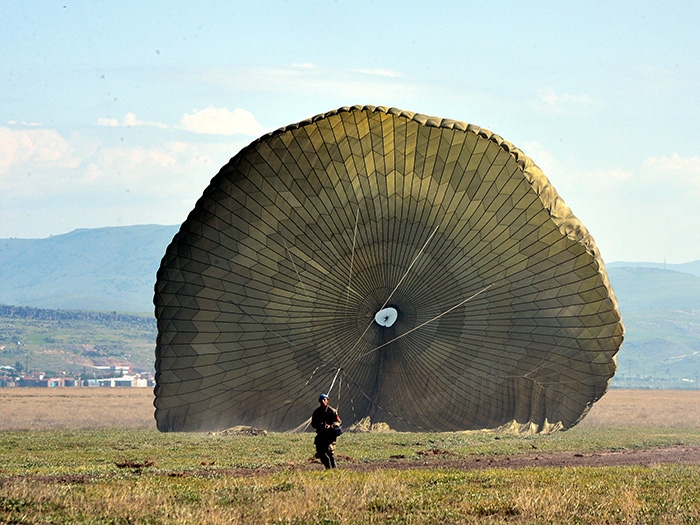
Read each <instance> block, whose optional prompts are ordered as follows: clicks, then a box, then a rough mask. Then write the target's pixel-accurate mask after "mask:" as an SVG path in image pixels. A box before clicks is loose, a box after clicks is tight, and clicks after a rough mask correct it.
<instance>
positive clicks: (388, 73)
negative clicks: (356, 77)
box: [352, 69, 403, 78]
mask: <svg viewBox="0 0 700 525" xmlns="http://www.w3.org/2000/svg"><path fill="white" fill-rule="evenodd" d="M352 71H353V72H355V73H362V74H363V75H373V76H378V77H390V78H402V77H403V74H401V73H399V72H398V71H392V70H391V69H353V70H352Z"/></svg>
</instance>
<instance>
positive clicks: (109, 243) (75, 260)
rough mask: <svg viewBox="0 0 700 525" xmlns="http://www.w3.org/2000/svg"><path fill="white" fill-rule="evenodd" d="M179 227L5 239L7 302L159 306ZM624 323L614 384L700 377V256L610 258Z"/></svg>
mask: <svg viewBox="0 0 700 525" xmlns="http://www.w3.org/2000/svg"><path fill="white" fill-rule="evenodd" d="M178 229H179V226H158V225H145V226H125V227H117V228H98V229H81V230H75V231H73V232H71V233H67V234H65V235H56V236H53V237H49V238H47V239H0V304H6V305H16V306H30V307H35V308H46V309H64V310H92V311H109V312H112V311H114V312H125V313H126V312H129V313H145V314H147V315H150V316H152V315H153V303H152V301H153V286H154V284H155V279H156V272H157V270H158V267H159V265H160V260H161V258H162V257H163V255H164V254H165V249H166V248H167V246H168V244H169V243H170V241H171V240H172V238H173V236H174V235H175V234H176V233H177V231H178ZM606 269H607V271H608V274H609V276H610V281H611V283H612V285H613V288H614V290H615V295H616V296H617V298H618V301H619V304H620V310H621V312H622V317H623V322H624V324H625V328H626V336H625V343H624V344H623V346H622V349H621V351H620V353H619V354H618V364H619V367H618V373H617V375H616V376H615V378H614V380H613V383H612V384H613V386H620V387H623V386H624V387H644V388H681V387H685V388H698V387H699V386H700V377H699V376H700V261H694V262H689V263H685V264H667V265H664V264H663V263H635V262H625V263H621V262H613V263H609V264H607V265H606Z"/></svg>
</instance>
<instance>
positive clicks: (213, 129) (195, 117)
mask: <svg viewBox="0 0 700 525" xmlns="http://www.w3.org/2000/svg"><path fill="white" fill-rule="evenodd" d="M180 128H181V129H184V130H187V131H191V132H192V133H202V134H211V135H247V136H251V137H257V136H260V135H263V134H264V133H265V132H266V130H265V128H263V127H262V126H261V125H260V123H259V122H258V121H257V120H255V117H254V116H253V114H252V113H251V112H250V111H246V110H245V109H241V108H236V109H234V110H233V111H229V110H228V109H226V108H215V107H214V106H209V107H208V108H206V109H202V110H194V112H192V113H185V114H184V115H183V116H182V118H181V119H180Z"/></svg>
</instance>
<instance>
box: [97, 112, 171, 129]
mask: <svg viewBox="0 0 700 525" xmlns="http://www.w3.org/2000/svg"><path fill="white" fill-rule="evenodd" d="M97 125H98V126H107V127H119V126H124V127H135V126H149V127H153V128H161V129H165V128H167V127H168V125H167V124H163V123H161V122H152V121H148V120H140V119H138V118H136V115H135V114H134V113H127V114H126V115H124V117H123V118H122V120H121V121H120V120H118V119H116V118H111V117H102V118H98V119H97Z"/></svg>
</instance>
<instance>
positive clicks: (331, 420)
mask: <svg viewBox="0 0 700 525" xmlns="http://www.w3.org/2000/svg"><path fill="white" fill-rule="evenodd" d="M318 402H319V403H320V405H321V406H319V407H318V408H317V409H316V410H314V413H313V414H312V416H311V426H312V427H314V428H315V429H316V437H315V438H314V445H316V455H317V456H318V458H319V459H320V460H321V463H323V466H324V467H326V468H327V469H329V468H335V456H334V453H335V441H336V439H337V438H338V429H339V428H340V425H341V424H342V421H341V420H340V416H338V411H337V410H336V409H335V408H333V407H332V406H330V405H329V404H328V396H327V395H326V394H321V395H320V396H319V397H318Z"/></svg>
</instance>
